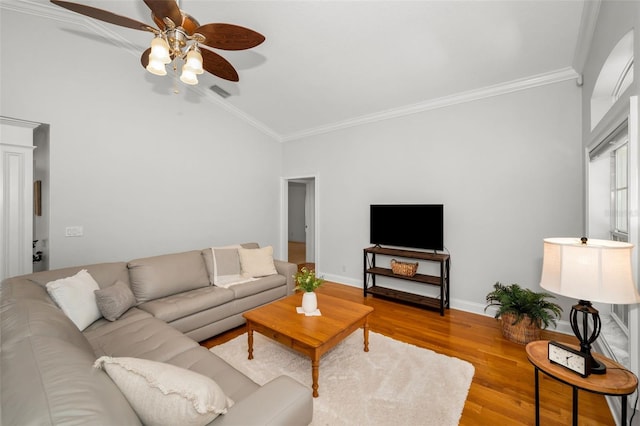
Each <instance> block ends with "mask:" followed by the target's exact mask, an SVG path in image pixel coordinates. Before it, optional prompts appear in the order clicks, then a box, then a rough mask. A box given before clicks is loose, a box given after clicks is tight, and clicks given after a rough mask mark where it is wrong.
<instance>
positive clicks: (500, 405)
mask: <svg viewBox="0 0 640 426" xmlns="http://www.w3.org/2000/svg"><path fill="white" fill-rule="evenodd" d="M318 291H319V292H322V293H325V294H329V295H331V296H335V297H341V298H344V299H348V300H352V301H356V302H360V303H364V304H366V305H369V306H372V307H373V308H374V311H373V313H372V314H371V316H370V317H369V318H370V319H369V321H370V326H371V330H372V331H375V332H377V333H381V334H384V335H387V336H389V337H392V338H394V339H396V340H401V341H403V342H407V343H411V344H413V345H416V346H420V347H423V348H427V349H431V350H433V351H435V352H438V353H441V354H445V355H449V356H454V357H457V358H460V359H463V360H466V361H469V362H471V363H472V364H473V365H474V367H475V375H474V377H473V382H472V384H471V388H470V389H469V395H468V397H467V401H466V403H465V406H464V410H463V412H462V418H461V420H460V424H461V425H469V426H471V425H501V426H504V425H533V424H534V423H535V416H534V404H535V401H534V393H533V392H534V387H533V386H534V383H533V371H534V370H533V366H532V365H531V364H530V363H529V361H528V360H527V356H526V353H525V350H524V346H522V345H518V344H515V343H512V342H509V341H507V340H505V339H504V338H503V337H502V334H501V332H500V326H499V322H498V321H496V320H495V319H493V318H491V317H486V316H483V315H477V314H472V313H468V312H463V311H458V310H455V309H450V310H448V311H447V312H446V315H445V316H444V317H441V316H440V314H439V313H438V312H437V311H435V310H427V309H421V308H416V307H413V306H409V305H404V304H401V303H398V302H394V301H388V300H384V299H381V298H374V297H372V296H368V297H367V298H364V297H363V294H362V290H361V289H359V288H355V287H350V286H346V285H342V284H336V283H330V282H327V283H325V284H324V285H323V286H322V287H321V288H320V289H319V290H318ZM320 309H321V310H322V306H320ZM244 332H245V329H244V327H238V328H236V329H234V330H231V331H228V332H226V333H223V334H221V335H219V336H216V337H214V338H212V339H210V340H207V341H205V342H202V343H201V344H202V345H203V346H206V347H208V348H210V347H212V346H215V345H218V344H221V343H224V342H226V341H228V340H231V339H232V338H234V337H236V336H238V335H240V334H242V333H244ZM542 338H543V339H554V340H557V341H561V342H568V343H576V342H577V341H576V339H575V338H574V337H573V336H567V335H565V334H559V333H555V332H550V331H543V335H542ZM371 350H375V348H373V347H372V348H371ZM389 361H390V362H402V360H389ZM321 362H322V361H321ZM540 397H541V402H540V413H541V422H540V424H542V425H545V426H547V425H552V426H553V425H570V424H571V388H570V387H569V386H566V385H563V384H561V383H559V382H557V381H555V380H553V379H550V378H548V377H546V376H545V375H544V374H541V375H540ZM579 412H580V418H579V424H580V425H589V426H598V425H607V426H611V425H615V422H614V421H613V418H612V416H611V412H610V411H609V407H608V405H607V403H606V401H605V398H604V397H603V396H601V395H596V394H592V393H589V392H582V391H581V392H579ZM425 415H428V413H425Z"/></svg>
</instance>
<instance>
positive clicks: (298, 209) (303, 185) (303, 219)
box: [283, 177, 316, 269]
mask: <svg viewBox="0 0 640 426" xmlns="http://www.w3.org/2000/svg"><path fill="white" fill-rule="evenodd" d="M283 189H284V188H283ZM286 200H287V202H286V207H287V214H286V220H285V223H284V227H283V231H284V233H285V234H286V243H287V244H286V246H287V260H288V261H289V262H291V263H295V264H296V265H298V269H300V268H302V267H303V266H306V267H307V268H310V269H316V220H315V216H316V180H315V178H314V177H305V178H296V179H287V180H286Z"/></svg>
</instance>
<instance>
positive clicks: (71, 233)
mask: <svg viewBox="0 0 640 426" xmlns="http://www.w3.org/2000/svg"><path fill="white" fill-rule="evenodd" d="M83 235H84V228H83V227H82V226H67V227H66V228H65V229H64V236H65V237H82V236H83Z"/></svg>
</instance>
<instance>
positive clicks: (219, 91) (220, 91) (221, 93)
mask: <svg viewBox="0 0 640 426" xmlns="http://www.w3.org/2000/svg"><path fill="white" fill-rule="evenodd" d="M209 89H211V90H212V91H213V92H215V93H217V94H218V95H219V96H221V97H223V98H225V99H226V98H228V97H229V96H231V93H229V92H227V91H226V90H224V89H223V88H222V87H220V86H218V85H215V84H214V85H213V86H211V87H209Z"/></svg>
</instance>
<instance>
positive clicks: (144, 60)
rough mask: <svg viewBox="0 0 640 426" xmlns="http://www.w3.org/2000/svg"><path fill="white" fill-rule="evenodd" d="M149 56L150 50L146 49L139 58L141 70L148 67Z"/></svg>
mask: <svg viewBox="0 0 640 426" xmlns="http://www.w3.org/2000/svg"><path fill="white" fill-rule="evenodd" d="M150 54H151V48H148V49H147V50H145V51H144V52H142V56H140V63H141V64H142V68H147V65H149V55H150Z"/></svg>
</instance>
